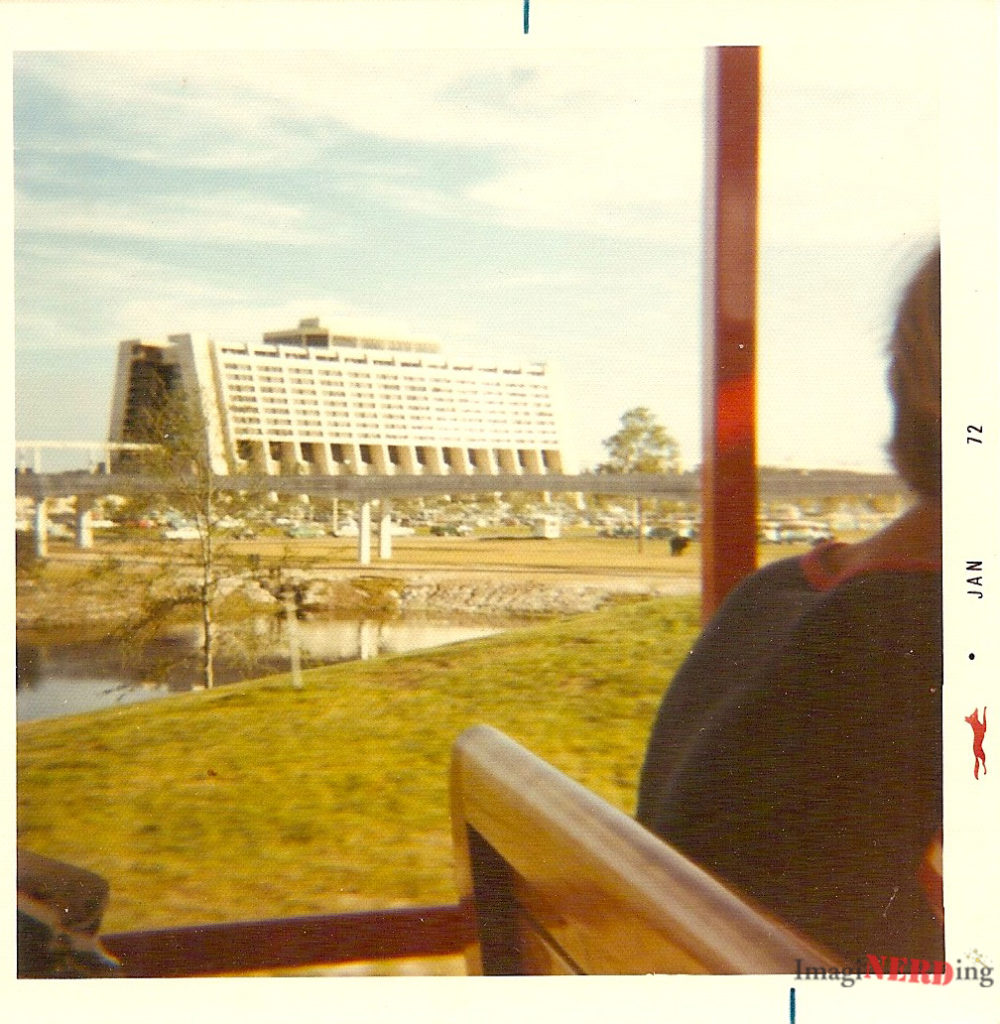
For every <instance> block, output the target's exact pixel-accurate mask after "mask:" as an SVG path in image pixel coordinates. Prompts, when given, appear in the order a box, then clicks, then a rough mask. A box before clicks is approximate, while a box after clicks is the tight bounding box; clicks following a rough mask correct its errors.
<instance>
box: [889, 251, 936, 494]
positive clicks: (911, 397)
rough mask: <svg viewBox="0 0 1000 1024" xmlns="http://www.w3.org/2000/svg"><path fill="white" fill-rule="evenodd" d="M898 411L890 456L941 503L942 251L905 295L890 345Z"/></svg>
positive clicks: (926, 260)
mask: <svg viewBox="0 0 1000 1024" xmlns="http://www.w3.org/2000/svg"><path fill="white" fill-rule="evenodd" d="M889 352H890V356H891V361H890V364H889V392H890V394H891V395H892V399H893V404H894V406H895V417H894V422H893V431H892V438H891V439H890V441H889V454H890V455H891V456H892V461H893V463H894V465H895V466H896V469H897V470H898V471H899V475H900V476H901V477H902V478H903V479H904V480H905V481H906V482H907V483H908V484H909V485H910V487H912V488H913V489H914V490H915V491H916V492H917V493H918V494H920V495H922V496H924V497H929V498H936V499H938V500H940V498H941V250H940V248H935V249H934V251H933V252H931V253H930V254H929V255H928V256H926V257H925V258H924V260H923V262H922V263H921V264H920V267H919V268H918V269H917V272H916V273H915V274H914V275H913V277H912V278H911V279H910V282H909V284H908V285H907V286H906V290H905V291H904V293H903V299H902V302H901V303H900V305H899V312H898V313H897V315H896V325H895V328H894V329H893V332H892V340H891V341H890V343H889Z"/></svg>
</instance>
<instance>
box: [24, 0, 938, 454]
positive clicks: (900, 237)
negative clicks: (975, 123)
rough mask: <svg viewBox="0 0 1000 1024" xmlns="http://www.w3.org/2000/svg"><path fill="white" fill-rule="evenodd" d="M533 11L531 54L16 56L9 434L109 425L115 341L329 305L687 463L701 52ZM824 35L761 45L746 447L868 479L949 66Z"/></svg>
mask: <svg viewBox="0 0 1000 1024" xmlns="http://www.w3.org/2000/svg"><path fill="white" fill-rule="evenodd" d="M534 7H535V12H534V15H533V16H534V17H535V18H536V21H539V20H540V21H541V24H542V28H540V29H539V32H540V33H541V35H542V39H541V40H540V41H539V40H535V39H532V40H531V45H520V41H519V40H517V37H516V36H514V37H513V43H512V45H507V44H506V43H505V44H504V45H499V46H496V47H489V48H483V47H475V48H472V47H470V48H468V49H462V48H455V47H452V46H443V47H441V48H436V47H435V46H433V45H428V46H426V47H421V48H417V47H414V46H412V45H411V46H407V47H406V48H404V49H398V48H394V47H391V46H385V47H381V48H380V47H365V48H358V47H346V46H344V47H338V46H337V45H325V46H324V47H323V48H322V49H312V50H308V51H304V50H299V51H290V50H279V51H269V52H260V51H248V50H235V49H232V48H227V49H213V48H212V47H211V46H209V47H207V48H206V47H205V46H203V45H198V46H197V47H196V48H195V47H193V46H192V48H190V49H183V48H182V49H180V50H172V51H169V52H166V51H159V52H157V51H155V50H154V51H145V50H144V51H136V50H134V49H132V50H128V49H120V50H115V49H107V50H100V51H78V52H67V51H64V50H63V51H60V50H55V51H48V52H40V51H21V52H15V53H14V54H13V140H14V151H13V152H14V202H13V216H14V228H15V235H14V284H15V304H14V314H15V324H14V328H15V374H16V376H15V420H16V422H15V435H16V437H17V438H18V439H21V440H23V439H29V438H30V439H35V438H50V439H60V440H74V439H76V440H98V439H101V438H104V437H106V436H107V429H108V416H109V404H110V397H111V383H112V376H113V369H114V360H115V355H116V350H117V343H118V342H119V341H120V340H121V339H124V338H134V337H152V338H157V337H164V336H166V335H167V334H171V333H181V332H204V333H207V334H208V335H210V336H212V337H214V338H216V339H218V340H254V339H259V337H260V336H261V334H262V333H263V332H264V331H268V330H275V329H280V328H284V327H289V326H292V325H294V324H296V323H297V322H298V321H299V320H300V319H301V318H304V317H313V316H318V317H320V318H321V320H322V322H323V323H324V324H326V325H328V326H331V327H337V326H344V327H348V328H350V327H352V326H354V327H357V328H359V329H366V330H378V331H381V330H386V331H390V332H405V333H407V334H410V335H418V336H421V337H429V338H434V339H437V340H439V341H441V342H442V344H443V345H444V347H445V350H446V351H447V352H448V353H452V354H455V355H462V356H471V357H478V356H482V357H491V356H495V355H498V354H499V355H502V356H504V357H510V358H515V359H526V360H531V361H542V362H554V363H555V364H556V365H557V367H558V369H559V373H560V375H561V378H562V380H563V386H564V391H565V399H566V405H567V408H568V418H569V423H568V431H567V432H568V434H569V436H570V437H571V439H572V447H573V448H574V449H575V451H576V455H577V458H578V460H579V468H588V467H592V466H593V465H594V464H596V463H597V462H598V461H600V460H601V458H602V457H603V455H604V449H603V447H602V443H601V442H602V440H603V439H604V438H606V437H608V436H609V435H611V434H613V433H614V432H615V430H616V429H617V428H618V426H619V419H620V417H621V415H622V413H623V412H624V411H625V410H627V409H629V408H632V407H634V406H638V405H644V406H648V407H649V408H651V409H652V410H653V411H654V412H655V413H656V415H657V416H658V418H659V419H660V421H661V422H662V423H663V424H664V425H665V426H666V428H667V429H668V431H669V432H670V433H671V434H672V435H673V436H674V437H675V438H676V439H677V441H678V442H679V444H680V449H681V458H682V462H683V464H684V465H685V466H686V467H689V468H690V467H692V466H695V465H697V464H698V463H699V462H700V461H701V451H700V445H701V441H700V391H701V360H700V348H701V307H702V298H701V265H702V261H701V246H702V219H703V195H702V179H703V164H704V121H705V115H704V109H703V105H704V96H703V92H704V88H703V86H704V50H703V48H702V47H700V46H698V45H694V44H684V43H674V42H670V41H666V40H665V41H664V43H663V45H657V46H639V45H625V46H623V45H614V46H612V45H608V46H601V45H588V46H586V47H572V46H557V45H545V43H544V31H543V29H544V15H545V8H544V5H543V4H541V3H536V4H535V5H534ZM529 38H530V37H529ZM821 43H822V40H821V39H820V38H819V37H815V38H812V39H811V40H809V42H808V44H807V45H792V44H791V43H784V44H783V43H781V42H777V43H775V44H774V45H773V46H769V45H765V46H764V48H763V50H762V136H761V151H760V160H761V171H760V176H761V192H760V227H759V232H760V266H759V298H758V303H759V305H758V348H759V355H758V372H759V382H758V396H759V409H760V420H759V428H758V459H759V461H760V462H761V463H763V464H769V465H780V466H802V467H816V468H818V467H836V468H846V469H857V470H886V469H888V468H889V467H888V462H887V459H886V457H885V454H884V448H885V442H886V439H887V437H888V431H889V415H890V413H889V405H888V400H887V397H886V395H885V387H884V378H885V359H884V350H885V344H886V340H887V337H888V333H889V329H890V325H891V314H892V309H893V305H894V303H895V301H896V297H897V294H898V290H899V288H900V286H901V285H902V283H903V280H904V278H905V276H906V273H907V272H908V270H909V269H910V268H911V267H912V266H913V265H914V263H915V262H916V260H917V259H918V258H919V256H920V255H921V254H922V253H923V252H925V251H926V249H927V248H928V247H929V246H930V245H931V244H932V242H933V239H934V238H935V237H936V235H937V232H938V225H939V217H940V209H939V187H940V182H939V172H938V164H939V151H940V145H941V143H940V121H941V111H940V102H939V68H938V64H939V57H938V54H937V52H936V51H935V49H934V46H933V41H932V40H931V39H930V38H929V37H928V36H927V35H921V34H920V33H913V34H910V35H907V36H905V37H903V38H901V39H900V40H898V41H897V42H896V43H895V44H894V45H886V44H885V42H884V40H882V39H877V40H876V39H867V40H866V39H865V38H863V37H861V38H851V39H850V40H849V41H848V44H847V48H846V49H845V48H844V47H825V46H823V45H821ZM45 466H46V468H49V467H50V466H51V467H52V468H61V467H59V466H57V465H56V463H55V462H53V461H52V457H51V456H46V460H45Z"/></svg>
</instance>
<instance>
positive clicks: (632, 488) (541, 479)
mask: <svg viewBox="0 0 1000 1024" xmlns="http://www.w3.org/2000/svg"><path fill="white" fill-rule="evenodd" d="M214 482H215V486H216V487H217V488H218V489H219V490H220V491H241V492H246V493H249V494H267V493H272V492H273V493H276V494H282V495H288V494H291V495H297V494H308V495H310V496H312V497H317V498H320V497H328V498H343V499H345V500H348V501H377V500H380V499H383V498H419V497H428V496H431V495H442V494H454V495H462V494H490V493H500V494H508V493H517V492H540V493H541V492H547V493H551V494H567V493H568V494H574V493H586V494H607V495H630V496H635V495H642V496H644V497H654V498H663V499H669V500H674V501H688V502H697V501H698V500H699V497H700V488H699V479H698V475H697V474H696V473H686V474H681V475H667V474H656V473H627V474H621V475H612V474H596V473H581V474H576V475H570V474H522V475H515V474H501V475H496V476H475V475H471V474H470V475H467V476H466V475H461V476H460V475H455V476H436V475H435V476H430V475H428V476H424V475H398V476H347V475H345V476H320V475H316V476H217V477H215V481H214ZM194 486H195V482H194V481H193V480H192V481H190V482H186V481H183V480H177V479H164V478H163V477H157V476H140V475H136V474H131V473H87V472H83V471H81V472H79V473H18V474H16V475H15V490H16V493H17V494H18V495H20V496H24V497H30V498H35V499H40V498H56V497H66V496H69V495H87V496H92V497H97V496H100V495H106V494H121V495H134V494H165V493H169V492H171V491H173V492H178V491H183V490H185V488H186V487H191V488H193V487H194ZM758 489H759V491H760V494H761V496H762V497H764V498H765V499H770V500H775V499H794V498H816V497H835V496H838V495H845V496H846V495H858V496H869V495H871V496H876V495H877V496H883V495H892V494H899V493H901V492H902V490H903V486H902V484H901V483H900V481H899V479H898V478H897V477H895V476H891V475H888V474H878V473H870V474H868V473H837V472H830V471H820V472H814V473H801V474H799V473H779V474H776V475H774V476H772V475H770V474H768V473H766V472H765V473H763V474H761V475H760V480H759V488H758Z"/></svg>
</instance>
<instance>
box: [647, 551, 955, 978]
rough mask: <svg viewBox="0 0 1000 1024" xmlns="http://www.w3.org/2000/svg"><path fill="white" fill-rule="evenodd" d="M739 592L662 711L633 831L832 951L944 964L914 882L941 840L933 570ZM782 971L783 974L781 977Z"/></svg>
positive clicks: (797, 580)
mask: <svg viewBox="0 0 1000 1024" xmlns="http://www.w3.org/2000/svg"><path fill="white" fill-rule="evenodd" d="M817 566H818V562H817V561H816V560H815V559H814V558H811V556H807V557H806V559H788V560H785V561H781V562H777V563H774V564H773V565H770V566H768V567H767V568H765V569H762V570H761V571H759V572H757V573H755V574H754V575H753V576H751V577H749V578H747V579H746V580H744V581H743V582H742V583H741V584H740V585H739V586H738V587H737V588H736V589H735V590H734V591H733V593H732V594H731V595H730V596H729V598H728V599H727V600H726V602H725V603H724V605H723V607H722V608H721V609H720V611H719V612H718V614H717V615H716V617H715V618H714V619H713V620H712V622H711V623H710V624H709V625H708V627H707V628H706V629H705V631H704V632H703V634H702V636H701V637H700V639H699V640H698V642H697V644H696V646H695V648H694V650H693V651H692V652H691V654H690V656H689V657H688V659H687V660H686V661H685V663H684V664H683V665H682V667H681V669H680V670H679V672H678V673H677V675H676V677H675V678H674V680H673V682H672V683H671V685H670V688H669V690H668V691H667V693H666V695H665V697H664V699H663V703H662V705H661V707H660V710H659V714H658V716H657V719H656V722H655V725H654V727H653V732H652V735H651V738H650V741H649V747H648V750H647V753H646V759H645V763H644V765H643V770H642V776H641V779H640V785H639V801H638V809H637V817H638V819H639V821H640V822H641V823H642V824H643V825H645V826H646V827H647V828H649V829H650V830H651V831H653V832H655V833H657V834H658V835H660V836H662V837H663V838H664V839H665V840H666V841H668V842H669V843H671V844H672V845H674V846H676V847H677V848H678V849H680V850H682V851H683V852H685V853H686V854H687V855H688V856H690V857H691V858H692V859H693V860H695V861H696V862H698V863H699V864H701V865H702V866H703V867H705V868H706V869H707V870H709V871H710V872H712V873H713V874H715V875H716V876H717V877H719V878H721V879H722V880H723V881H725V882H727V883H728V884H729V885H730V886H731V887H733V888H735V889H736V890H737V891H740V892H742V893H743V894H744V895H745V896H747V897H749V898H750V899H751V900H753V901H755V902H756V903H758V904H759V905H761V906H763V907H764V908H765V909H769V910H771V911H772V912H773V913H775V914H777V915H778V916H779V917H781V918H782V919H783V920H785V921H786V922H787V923H789V924H791V925H792V926H793V927H795V928H797V929H799V930H800V931H802V932H804V933H805V934H806V935H808V936H809V937H811V938H813V939H814V940H815V941H817V942H819V943H821V944H822V945H824V946H826V947H827V948H828V949H830V950H832V951H834V952H837V953H840V954H841V955H843V956H844V957H845V958H849V960H850V961H853V960H854V959H855V958H857V957H864V956H866V955H868V954H872V955H877V956H883V955H894V956H906V957H920V958H923V959H927V960H935V959H938V960H940V959H943V957H944V938H943V922H942V921H941V920H940V919H939V914H938V913H937V912H935V910H933V909H932V906H931V901H930V900H929V899H928V898H927V896H926V894H925V892H924V890H923V888H922V886H921V884H920V882H919V881H918V872H919V871H920V867H921V861H922V859H923V858H924V855H925V853H926V851H927V849H928V846H929V845H930V844H931V842H932V841H933V839H934V837H935V835H936V834H937V833H938V832H939V831H940V828H941V813H942V812H941V686H942V639H941V630H942V623H941V574H940V570H939V569H932V568H924V567H919V566H918V567H910V568H907V569H895V568H886V569H882V570H875V571H867V572H864V573H862V574H858V575H854V576H851V577H848V578H845V579H844V580H841V581H829V582H824V581H822V580H821V579H819V578H818V576H819V573H818V571H817V569H816V567H817ZM792 966H793V965H790V969H791V967H792Z"/></svg>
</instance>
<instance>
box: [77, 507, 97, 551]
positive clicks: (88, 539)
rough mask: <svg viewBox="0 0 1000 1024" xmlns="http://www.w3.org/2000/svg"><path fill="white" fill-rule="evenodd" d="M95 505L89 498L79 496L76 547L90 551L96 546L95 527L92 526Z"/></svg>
mask: <svg viewBox="0 0 1000 1024" xmlns="http://www.w3.org/2000/svg"><path fill="white" fill-rule="evenodd" d="M92 510H93V503H92V502H91V501H90V499H89V498H84V497H82V496H81V495H77V499H76V546H77V547H78V548H82V549H83V550H89V549H90V548H92V547H93V546H94V527H93V524H92V519H93V516H92V514H91V513H92Z"/></svg>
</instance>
